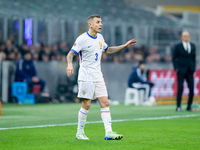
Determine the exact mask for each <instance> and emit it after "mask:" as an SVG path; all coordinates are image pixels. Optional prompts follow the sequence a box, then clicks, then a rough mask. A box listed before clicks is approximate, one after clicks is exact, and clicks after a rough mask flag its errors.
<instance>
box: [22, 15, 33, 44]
mask: <svg viewBox="0 0 200 150" xmlns="http://www.w3.org/2000/svg"><path fill="white" fill-rule="evenodd" d="M32 27H33V21H32V19H29V18H26V19H25V27H24V38H25V39H26V40H27V45H28V46H31V45H32Z"/></svg>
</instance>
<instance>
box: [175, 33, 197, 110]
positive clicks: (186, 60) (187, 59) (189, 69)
mask: <svg viewBox="0 0 200 150" xmlns="http://www.w3.org/2000/svg"><path fill="white" fill-rule="evenodd" d="M181 40H182V42H180V43H179V44H177V45H175V47H174V51H173V66H174V70H175V71H176V73H177V79H178V80H177V81H178V92H177V97H176V101H177V108H176V111H178V112H179V111H182V109H181V99H182V93H183V82H184V80H186V82H187V84H188V88H189V97H188V103H187V108H186V110H187V111H192V108H191V105H192V101H193V96H194V72H195V66H196V48H195V45H194V44H193V43H191V42H190V34H189V32H187V31H185V32H183V33H182V36H181Z"/></svg>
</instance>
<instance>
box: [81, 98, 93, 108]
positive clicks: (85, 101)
mask: <svg viewBox="0 0 200 150" xmlns="http://www.w3.org/2000/svg"><path fill="white" fill-rule="evenodd" d="M90 105H91V101H90V100H83V101H82V107H83V108H84V109H86V110H88V109H89V108H90Z"/></svg>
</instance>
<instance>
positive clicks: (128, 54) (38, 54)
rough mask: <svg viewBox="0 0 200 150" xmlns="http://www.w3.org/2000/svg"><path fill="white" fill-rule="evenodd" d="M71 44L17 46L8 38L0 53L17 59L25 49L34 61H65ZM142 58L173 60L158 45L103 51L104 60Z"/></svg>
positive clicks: (136, 60) (114, 60) (12, 59)
mask: <svg viewBox="0 0 200 150" xmlns="http://www.w3.org/2000/svg"><path fill="white" fill-rule="evenodd" d="M70 48H71V46H70V45H69V44H68V43H67V42H65V41H61V42H59V43H57V44H53V45H44V44H39V43H38V44H36V45H32V46H27V44H22V45H20V46H16V45H15V44H14V42H12V41H10V40H7V41H5V42H3V43H0V53H1V56H2V61H4V60H11V61H17V60H18V59H20V58H21V57H22V56H23V53H24V51H27V50H29V51H31V53H32V59H33V60H34V61H43V62H48V61H59V62H65V57H66V55H67V53H68V52H69V50H70ZM78 59H79V58H78V55H77V56H76V57H75V61H78ZM140 60H146V61H147V62H171V55H165V56H164V57H161V55H160V54H159V49H158V47H156V46H154V47H151V48H147V47H145V46H141V47H139V46H137V45H136V46H132V47H130V48H128V49H126V50H123V51H121V52H119V53H117V54H112V55H107V54H106V53H103V55H102V61H103V62H114V63H118V62H130V63H131V62H139V61H140Z"/></svg>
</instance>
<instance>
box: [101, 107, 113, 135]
mask: <svg viewBox="0 0 200 150" xmlns="http://www.w3.org/2000/svg"><path fill="white" fill-rule="evenodd" d="M101 118H102V120H103V123H104V127H105V132H106V134H107V133H108V132H112V127H111V116H110V109H109V107H106V108H101Z"/></svg>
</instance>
